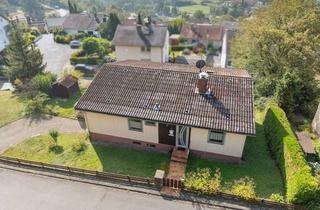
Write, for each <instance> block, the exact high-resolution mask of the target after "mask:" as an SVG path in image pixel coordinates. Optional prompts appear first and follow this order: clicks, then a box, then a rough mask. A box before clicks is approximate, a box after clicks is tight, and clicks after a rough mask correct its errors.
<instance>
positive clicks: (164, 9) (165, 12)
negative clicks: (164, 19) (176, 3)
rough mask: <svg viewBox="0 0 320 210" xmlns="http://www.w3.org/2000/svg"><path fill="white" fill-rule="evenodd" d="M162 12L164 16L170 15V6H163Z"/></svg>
mask: <svg viewBox="0 0 320 210" xmlns="http://www.w3.org/2000/svg"><path fill="white" fill-rule="evenodd" d="M163 14H164V15H165V16H170V15H171V11H170V7H168V6H165V7H163Z"/></svg>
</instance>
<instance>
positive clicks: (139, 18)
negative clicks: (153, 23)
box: [137, 13, 143, 25]
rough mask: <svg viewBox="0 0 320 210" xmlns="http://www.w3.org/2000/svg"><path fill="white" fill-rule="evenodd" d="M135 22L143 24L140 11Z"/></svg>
mask: <svg viewBox="0 0 320 210" xmlns="http://www.w3.org/2000/svg"><path fill="white" fill-rule="evenodd" d="M137 24H139V25H143V21H142V18H141V13H139V14H138V18H137Z"/></svg>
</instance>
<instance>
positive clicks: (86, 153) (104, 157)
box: [3, 130, 170, 177]
mask: <svg viewBox="0 0 320 210" xmlns="http://www.w3.org/2000/svg"><path fill="white" fill-rule="evenodd" d="M3 155H4V156H8V157H15V158H21V159H25V160H31V161H39V162H44V163H48V164H56V165H64V166H70V167H76V168H83V169H88V170H95V171H104V172H113V173H119V174H124V175H131V176H141V177H153V176H154V172H155V171H156V169H164V170H165V169H166V168H167V167H168V164H169V160H170V156H169V155H168V154H162V153H155V152H149V151H141V150H135V149H129V148H121V147H114V146H103V145H93V144H91V143H90V141H89V139H88V135H87V134H86V133H61V134H60V133H59V132H58V131H57V130H51V131H50V132H49V133H48V135H41V136H36V137H31V138H29V139H27V140H26V141H24V142H23V143H21V144H18V145H16V146H14V147H12V148H9V149H8V150H6V151H5V152H4V153H3Z"/></svg>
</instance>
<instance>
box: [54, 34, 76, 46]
mask: <svg viewBox="0 0 320 210" xmlns="http://www.w3.org/2000/svg"><path fill="white" fill-rule="evenodd" d="M72 39H73V37H72V36H71V35H69V34H66V35H59V34H58V35H55V36H54V41H55V42H57V43H60V44H69V43H70V42H71V41H72Z"/></svg>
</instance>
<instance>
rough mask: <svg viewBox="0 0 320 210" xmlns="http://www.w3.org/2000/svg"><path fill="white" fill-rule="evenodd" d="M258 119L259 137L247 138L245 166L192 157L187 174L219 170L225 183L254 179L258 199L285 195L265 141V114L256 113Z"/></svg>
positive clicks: (278, 172)
mask: <svg viewBox="0 0 320 210" xmlns="http://www.w3.org/2000/svg"><path fill="white" fill-rule="evenodd" d="M256 118H257V123H256V127H257V135H256V137H250V138H247V141H246V145H245V157H246V161H245V163H244V164H241V165H236V164H227V163H219V162H214V161H210V160H205V159H201V158H196V157H192V156H191V157H190V158H189V161H188V164H187V172H190V171H194V170H196V169H197V168H210V169H211V170H212V171H215V170H216V169H217V168H219V169H220V171H221V175H222V181H223V182H230V181H233V180H235V179H239V178H242V177H245V176H248V177H251V178H253V179H254V181H255V184H256V193H257V196H258V197H261V198H269V197H270V195H271V194H273V193H280V194H284V185H283V182H282V179H281V175H280V171H279V169H278V168H277V166H276V164H275V162H274V160H273V159H272V158H271V156H270V152H269V150H268V146H267V141H266V139H265V135H264V129H263V126H262V122H263V119H264V114H263V113H262V112H259V113H256Z"/></svg>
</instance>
